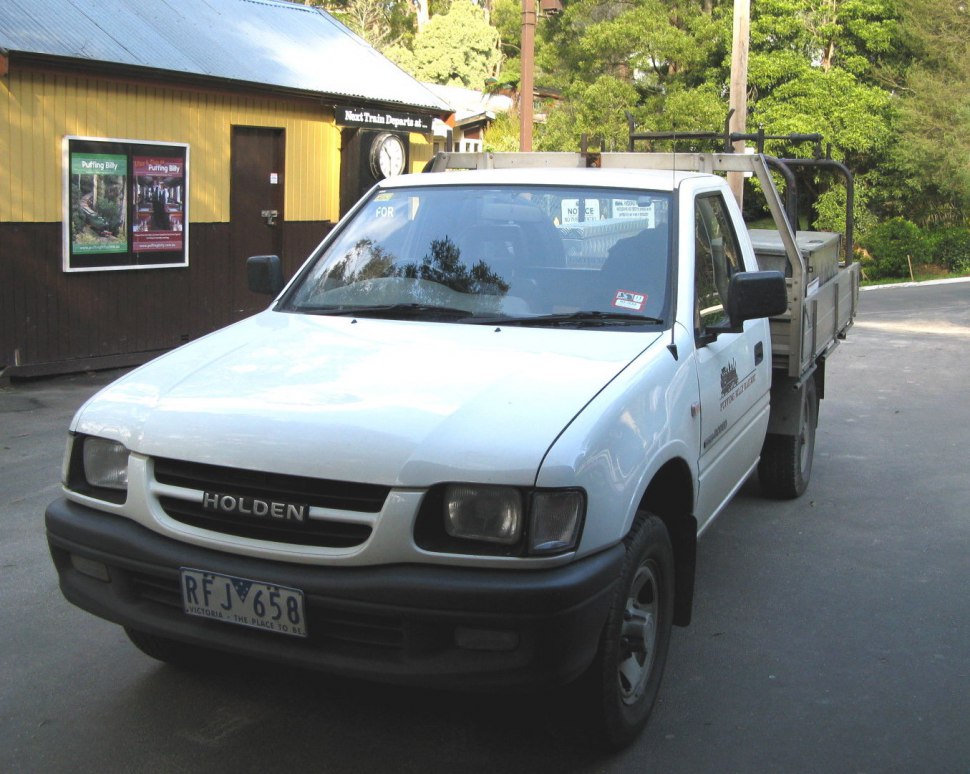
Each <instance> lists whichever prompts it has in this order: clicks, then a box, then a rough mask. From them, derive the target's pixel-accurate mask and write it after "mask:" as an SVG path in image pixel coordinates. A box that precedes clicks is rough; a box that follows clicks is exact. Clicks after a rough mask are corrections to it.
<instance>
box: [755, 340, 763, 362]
mask: <svg viewBox="0 0 970 774" xmlns="http://www.w3.org/2000/svg"><path fill="white" fill-rule="evenodd" d="M764 359H765V345H764V342H761V341H759V342H758V343H757V344H755V345H754V364H755V365H760V364H761V361H762V360H764Z"/></svg>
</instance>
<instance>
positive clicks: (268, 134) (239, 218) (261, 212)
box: [226, 126, 285, 320]
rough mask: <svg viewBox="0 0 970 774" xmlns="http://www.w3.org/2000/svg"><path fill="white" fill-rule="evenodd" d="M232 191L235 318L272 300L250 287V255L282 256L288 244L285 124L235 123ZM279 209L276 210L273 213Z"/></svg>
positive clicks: (231, 234) (230, 229)
mask: <svg viewBox="0 0 970 774" xmlns="http://www.w3.org/2000/svg"><path fill="white" fill-rule="evenodd" d="M231 152H232V160H231V174H232V179H231V181H230V192H229V218H230V224H229V247H230V256H231V261H232V264H231V266H232V268H231V271H230V273H231V275H232V276H231V277H227V278H226V282H227V284H228V285H229V286H230V287H231V288H232V292H231V294H230V298H231V303H232V309H231V314H230V317H231V319H232V320H240V319H242V318H243V317H248V316H249V315H251V314H253V313H255V312H258V311H260V310H262V309H264V308H265V307H266V304H267V299H266V297H265V296H259V295H256V294H254V293H251V292H249V289H248V287H247V285H246V259H247V258H248V257H249V256H251V255H281V253H282V249H283V215H284V213H283V191H284V188H283V186H284V177H283V167H284V159H285V136H284V132H283V130H282V129H275V128H265V127H252V126H234V127H232V148H231ZM274 213H275V214H274Z"/></svg>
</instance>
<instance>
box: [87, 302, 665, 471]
mask: <svg viewBox="0 0 970 774" xmlns="http://www.w3.org/2000/svg"><path fill="white" fill-rule="evenodd" d="M657 338H658V334H656V333H642V332H639V333H638V332H632V331H624V330H611V331H607V330H570V329H543V328H516V327H507V328H496V327H495V326H479V325H461V324H445V323H426V322H411V321H403V322H402V321H391V320H375V319H358V320H354V319H353V318H350V317H318V316H305V315H291V314H282V313H278V312H264V313H262V314H259V315H256V316H255V317H252V318H249V319H248V320H245V321H243V322H241V323H238V324H236V325H234V326H231V327H229V328H226V329H225V330H222V331H218V332H217V333H214V334H212V335H210V336H208V337H206V338H204V339H202V340H200V341H197V342H195V343H193V344H189V345H187V346H185V347H182V348H181V349H179V350H176V351H174V352H172V353H169V354H168V355H165V356H163V357H161V358H159V359H157V360H155V361H153V362H151V363H149V364H148V365H146V366H144V367H142V368H140V369H138V370H137V371H134V372H132V373H131V374H129V375H128V376H126V377H124V378H122V379H121V380H119V381H117V382H115V383H114V384H112V385H110V386H109V387H107V388H106V389H105V390H103V391H102V392H100V393H99V394H98V395H96V396H95V397H94V398H92V399H91V401H89V402H88V403H87V404H86V405H85V406H84V407H82V409H81V410H80V411H79V412H78V415H77V417H75V421H74V424H73V426H72V429H74V430H76V431H78V432H83V433H89V434H93V435H100V436H104V437H108V438H113V439H115V440H118V441H120V442H122V443H124V444H125V445H126V446H127V447H128V448H129V449H131V450H132V451H135V452H139V453H142V454H146V455H150V456H158V457H171V458H175V459H183V460H190V461H194V462H205V463H211V464H216V465H225V466H230V467H235V468H243V469H250V470H269V471H271V472H277V473H291V474H295V475H304V476H313V477H319V478H328V479H336V480H342V481H360V482H369V483H376V484H384V485H391V486H398V487H419V488H423V487H426V486H429V485H431V484H433V483H437V482H441V481H456V480H458V481H477V482H502V483H506V484H518V485H523V486H527V485H530V484H532V483H533V482H534V480H535V476H536V473H537V471H538V469H539V466H540V464H541V462H542V459H543V457H544V455H545V454H546V451H547V450H548V449H549V447H550V446H551V444H552V443H553V442H554V441H555V439H556V438H557V437H558V435H559V434H560V433H561V432H562V430H563V428H565V427H566V426H567V425H568V424H569V422H570V421H571V420H572V419H573V417H574V416H575V415H576V414H577V413H578V412H579V411H580V410H581V409H582V408H583V406H585V405H586V404H587V403H588V402H589V401H590V400H591V399H592V398H593V397H594V396H595V395H596V394H597V393H598V392H599V391H600V390H601V389H602V388H603V387H604V385H606V384H607V383H608V382H609V381H610V380H611V379H613V378H614V377H615V376H616V374H617V373H619V372H620V371H621V370H622V369H623V368H624V367H625V366H627V365H628V364H629V363H630V361H632V360H633V359H634V358H635V357H636V356H637V355H638V354H640V353H641V352H642V351H643V350H644V349H646V348H647V347H648V346H649V345H650V344H651V343H653V342H654V341H656V339H657Z"/></svg>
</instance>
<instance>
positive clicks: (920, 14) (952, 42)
mask: <svg viewBox="0 0 970 774" xmlns="http://www.w3.org/2000/svg"><path fill="white" fill-rule="evenodd" d="M901 7H902V17H903V30H904V33H905V35H906V40H907V42H908V43H909V46H910V48H911V50H912V51H913V53H914V55H915V56H914V61H913V65H912V66H911V67H910V68H909V70H908V72H907V73H906V81H905V85H906V89H905V91H903V92H902V97H901V99H900V100H899V111H900V114H899V142H898V151H897V152H896V153H895V154H894V156H893V163H892V169H893V171H894V172H896V173H898V174H899V175H900V176H902V177H903V178H904V179H905V180H906V181H907V183H908V185H907V186H906V188H905V192H912V194H913V195H911V196H907V197H906V199H905V205H906V207H907V212H905V213H900V214H905V215H906V217H908V218H910V219H911V220H915V221H917V222H920V223H923V224H929V223H942V224H964V225H966V224H967V223H968V222H970V163H968V159H970V11H968V9H967V4H966V2H958V1H957V0H902V2H901Z"/></svg>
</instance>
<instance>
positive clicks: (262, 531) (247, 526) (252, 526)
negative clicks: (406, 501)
mask: <svg viewBox="0 0 970 774" xmlns="http://www.w3.org/2000/svg"><path fill="white" fill-rule="evenodd" d="M155 480H156V481H157V482H158V483H160V484H167V485H170V486H177V487H182V488H185V489H192V490H195V491H198V492H218V493H225V494H231V495H234V496H238V497H253V498H258V499H262V500H273V501H278V502H289V503H305V504H306V505H310V506H316V507H320V508H332V509H337V510H346V511H354V512H358V513H378V512H380V510H381V509H382V508H383V507H384V501H385V500H386V499H387V495H388V493H389V492H390V487H384V486H376V485H373V484H358V483H354V482H348V481H330V480H327V479H317V478H308V477H304V476H291V475H285V474H279V473H263V472H260V471H250V470H240V469H237V468H225V467H220V466H217V465H205V464H200V463H191V462H181V461H178V460H169V459H156V460H155ZM159 503H160V504H161V506H162V508H163V509H164V510H165V512H166V513H167V514H168V515H169V516H170V517H171V518H173V519H175V520H176V521H179V522H181V523H183V524H188V525H191V526H193V527H199V528H200V529H207V530H211V531H214V532H219V533H222V534H227V535H234V536H236V537H243V538H252V539H255V540H272V541H274V542H277V543H288V544H293V545H306V546H321V547H327V548H349V547H352V546H357V545H360V544H361V543H363V542H364V541H365V540H367V538H368V537H370V534H371V527H370V526H369V525H367V524H352V523H347V522H342V521H332V520H327V519H307V520H305V521H303V522H296V521H292V522H291V521H282V520H276V519H272V520H269V519H260V518H258V517H252V516H246V515H242V514H226V513H217V512H210V511H206V510H205V509H204V508H203V507H202V503H201V501H197V502H193V501H189V500H182V499H179V498H176V497H171V496H163V497H160V498H159Z"/></svg>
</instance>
